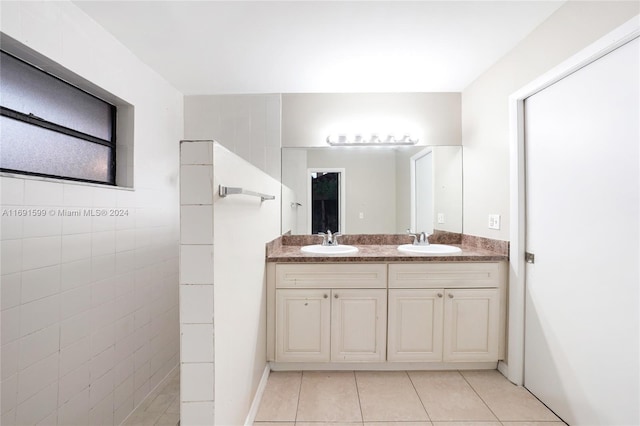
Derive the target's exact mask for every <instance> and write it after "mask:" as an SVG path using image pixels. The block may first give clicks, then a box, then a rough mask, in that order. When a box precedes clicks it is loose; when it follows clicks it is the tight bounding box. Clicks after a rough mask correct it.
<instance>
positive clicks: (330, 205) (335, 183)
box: [311, 172, 340, 234]
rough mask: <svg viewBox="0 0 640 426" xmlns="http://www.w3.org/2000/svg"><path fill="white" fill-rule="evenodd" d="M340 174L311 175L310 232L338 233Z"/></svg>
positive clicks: (318, 173)
mask: <svg viewBox="0 0 640 426" xmlns="http://www.w3.org/2000/svg"><path fill="white" fill-rule="evenodd" d="M339 200H340V173H331V172H330V173H321V172H317V173H312V175H311V207H312V213H311V232H312V233H313V234H317V233H318V232H327V231H328V230H329V231H331V232H339V231H340V223H339V218H340V204H339Z"/></svg>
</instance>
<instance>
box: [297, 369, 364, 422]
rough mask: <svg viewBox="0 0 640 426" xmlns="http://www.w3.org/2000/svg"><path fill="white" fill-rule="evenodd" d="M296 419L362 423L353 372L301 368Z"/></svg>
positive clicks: (302, 420) (300, 420) (301, 420)
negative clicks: (312, 370) (314, 370)
mask: <svg viewBox="0 0 640 426" xmlns="http://www.w3.org/2000/svg"><path fill="white" fill-rule="evenodd" d="M296 420H297V421H299V422H336V421H341V422H362V415H361V414H360V403H359V402H358V391H357V389H356V380H355V376H354V374H353V372H307V371H305V372H304V373H303V374H302V385H301V386H300V401H299V404H298V414H297V418H296Z"/></svg>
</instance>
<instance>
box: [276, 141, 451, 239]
mask: <svg viewBox="0 0 640 426" xmlns="http://www.w3.org/2000/svg"><path fill="white" fill-rule="evenodd" d="M331 171H333V172H338V171H340V179H339V188H336V189H337V198H336V200H337V212H336V213H335V214H336V215H337V217H338V218H337V222H338V223H336V222H332V223H331V224H328V222H321V220H322V219H315V222H314V217H316V218H322V214H323V213H322V208H327V207H328V205H329V204H330V203H334V205H335V201H328V200H327V199H324V200H323V199H322V197H324V196H321V198H317V197H316V198H314V196H313V194H312V191H311V189H312V176H313V174H314V173H315V175H316V177H317V176H318V173H319V172H321V173H324V172H331ZM282 185H283V186H282V203H283V204H282V233H287V232H289V231H291V233H292V234H294V235H296V234H310V233H317V232H320V231H319V230H321V232H324V231H326V229H323V228H324V227H329V228H328V229H330V230H331V231H332V232H336V231H340V232H342V233H349V234H400V233H405V232H406V230H407V228H411V229H412V230H413V231H417V232H420V231H425V232H428V233H432V232H433V231H434V230H442V231H449V232H457V233H461V232H462V147H461V146H431V147H426V146H420V147H394V148H382V147H355V148H345V147H340V148H336V147H332V148H283V149H282ZM325 198H326V197H325ZM323 201H324V202H323ZM323 204H324V206H323ZM324 214H325V219H326V217H327V216H326V215H327V211H325V212H324ZM331 226H336V228H337V229H332V228H331Z"/></svg>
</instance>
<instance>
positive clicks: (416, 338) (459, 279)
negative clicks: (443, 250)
mask: <svg viewBox="0 0 640 426" xmlns="http://www.w3.org/2000/svg"><path fill="white" fill-rule="evenodd" d="M502 268H503V266H502V265H501V264H500V263H495V262H494V263H453V262H449V263H444V262H443V263H411V264H409V263H407V264H391V265H389V329H388V341H389V342H388V354H387V358H388V360H389V361H413V362H421V361H442V362H460V361H467V362H485V361H498V360H499V359H501V358H502V351H503V349H502V347H503V344H501V341H502V339H503V336H504V334H503V331H502V330H501V328H504V321H501V317H502V316H503V314H504V307H503V303H502V302H501V301H502V300H503V299H504V297H503V291H504V285H503V280H502V276H503V273H504V271H503V269H502Z"/></svg>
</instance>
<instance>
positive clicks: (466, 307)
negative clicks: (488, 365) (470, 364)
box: [443, 288, 500, 361]
mask: <svg viewBox="0 0 640 426" xmlns="http://www.w3.org/2000/svg"><path fill="white" fill-rule="evenodd" d="M499 315H500V296H499V292H498V289H497V288H483V289H464V290H463V289H460V290H446V291H445V308H444V354H443V359H444V361H497V360H498V336H499V333H498V327H499Z"/></svg>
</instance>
